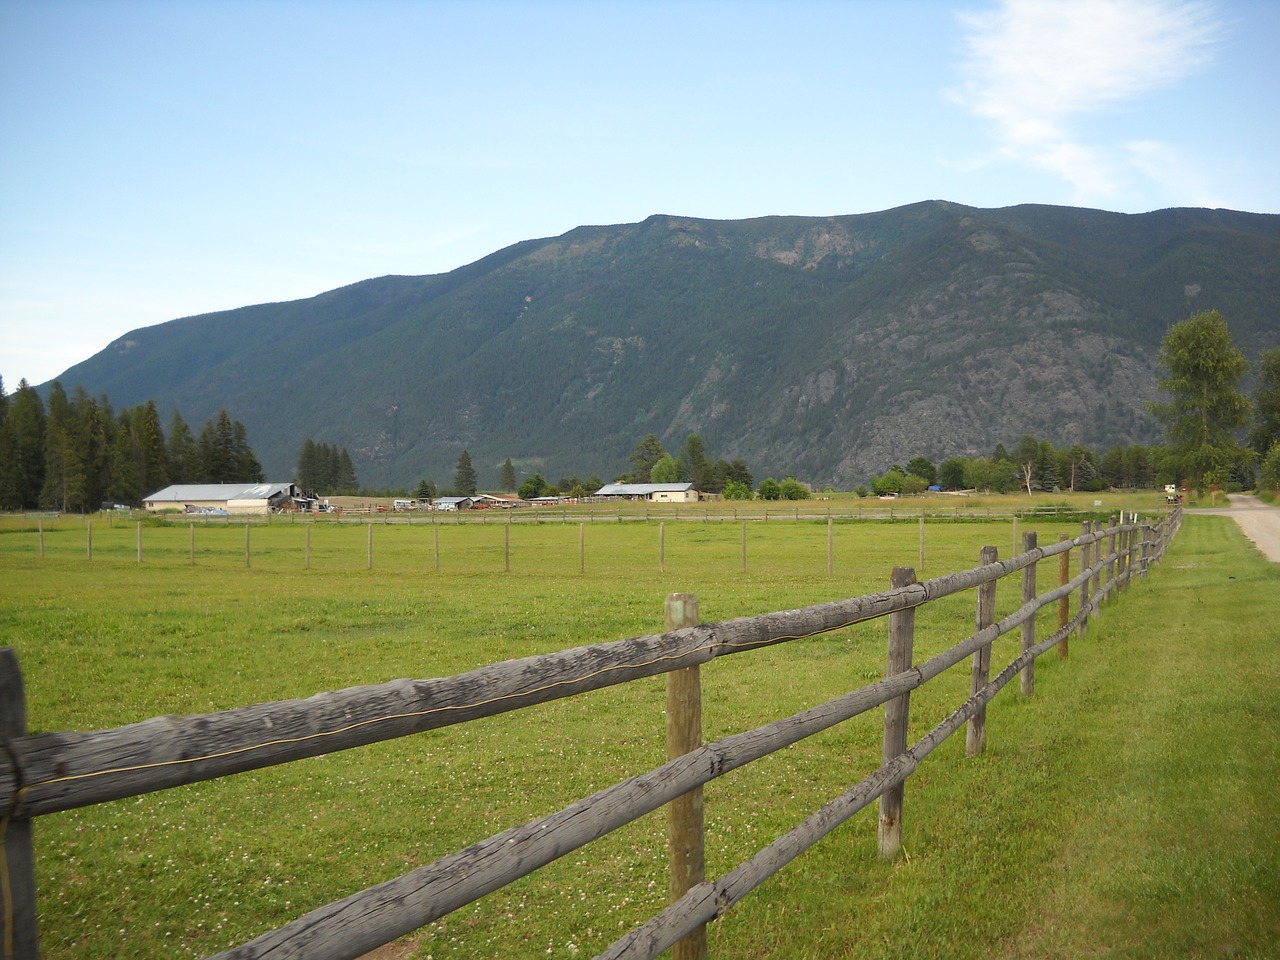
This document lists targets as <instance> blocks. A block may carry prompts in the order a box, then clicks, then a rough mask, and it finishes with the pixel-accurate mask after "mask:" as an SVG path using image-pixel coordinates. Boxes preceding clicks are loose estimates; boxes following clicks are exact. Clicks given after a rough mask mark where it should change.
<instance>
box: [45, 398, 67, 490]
mask: <svg viewBox="0 0 1280 960" xmlns="http://www.w3.org/2000/svg"><path fill="white" fill-rule="evenodd" d="M70 420H71V402H70V401H69V400H68V399H67V392H66V390H64V389H63V387H62V384H61V383H59V382H58V381H57V380H55V381H53V383H52V384H50V386H49V413H48V416H47V417H46V419H45V431H44V482H43V483H42V484H41V486H40V505H41V506H43V507H48V508H50V509H54V510H66V509H67V504H66V498H65V496H64V493H65V487H66V485H65V483H64V482H63V474H64V472H65V466H66V460H67V454H66V447H67V430H68V424H69V422H70Z"/></svg>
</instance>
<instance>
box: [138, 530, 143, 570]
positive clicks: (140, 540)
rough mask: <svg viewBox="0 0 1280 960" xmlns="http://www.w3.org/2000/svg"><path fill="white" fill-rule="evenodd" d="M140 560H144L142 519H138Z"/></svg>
mask: <svg viewBox="0 0 1280 960" xmlns="http://www.w3.org/2000/svg"><path fill="white" fill-rule="evenodd" d="M138 562H139V563H141V562H142V521H141V520H139V521H138Z"/></svg>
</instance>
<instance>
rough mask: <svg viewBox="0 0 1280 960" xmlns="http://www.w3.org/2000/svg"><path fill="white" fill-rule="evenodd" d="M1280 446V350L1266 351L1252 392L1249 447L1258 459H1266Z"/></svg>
mask: <svg viewBox="0 0 1280 960" xmlns="http://www.w3.org/2000/svg"><path fill="white" fill-rule="evenodd" d="M1277 443H1280V348H1277V349H1275V350H1266V351H1264V352H1263V354H1262V363H1261V365H1260V369H1259V371H1258V385H1257V387H1256V388H1255V390H1254V393H1253V429H1252V430H1250V431H1249V446H1251V447H1253V449H1254V451H1255V452H1256V453H1257V454H1258V456H1259V457H1266V456H1267V454H1269V453H1270V452H1271V448H1272V447H1274V446H1275V445H1276V444H1277Z"/></svg>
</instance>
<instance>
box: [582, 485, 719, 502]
mask: <svg viewBox="0 0 1280 960" xmlns="http://www.w3.org/2000/svg"><path fill="white" fill-rule="evenodd" d="M596 496H597V497H613V498H615V499H618V500H648V501H650V502H651V503H697V502H698V491H697V490H695V489H694V488H693V484H692V483H606V484H605V485H604V486H603V487H601V488H600V489H599V490H597V491H596Z"/></svg>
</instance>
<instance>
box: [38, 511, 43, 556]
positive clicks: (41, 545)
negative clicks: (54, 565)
mask: <svg viewBox="0 0 1280 960" xmlns="http://www.w3.org/2000/svg"><path fill="white" fill-rule="evenodd" d="M36 529H37V530H38V531H39V533H40V559H41V560H43V559H44V519H43V518H41V519H39V520H37V521H36Z"/></svg>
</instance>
